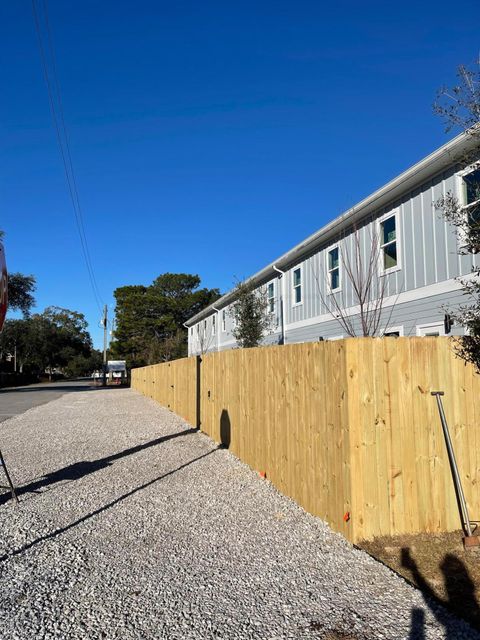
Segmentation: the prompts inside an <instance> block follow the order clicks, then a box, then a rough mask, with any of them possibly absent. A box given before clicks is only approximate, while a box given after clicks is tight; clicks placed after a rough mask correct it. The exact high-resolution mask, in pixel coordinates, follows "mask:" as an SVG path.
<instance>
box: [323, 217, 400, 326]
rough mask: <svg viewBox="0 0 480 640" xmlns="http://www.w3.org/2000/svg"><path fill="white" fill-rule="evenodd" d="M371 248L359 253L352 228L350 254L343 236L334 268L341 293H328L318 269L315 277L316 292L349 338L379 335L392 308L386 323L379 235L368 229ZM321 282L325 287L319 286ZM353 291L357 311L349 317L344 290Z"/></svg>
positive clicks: (357, 238) (325, 279) (325, 275)
mask: <svg viewBox="0 0 480 640" xmlns="http://www.w3.org/2000/svg"><path fill="white" fill-rule="evenodd" d="M366 233H368V240H369V244H370V247H369V249H368V250H367V252H366V253H364V252H363V250H362V243H361V238H360V231H359V230H358V229H354V230H353V233H352V234H351V235H350V236H348V237H351V238H352V250H351V252H349V251H347V250H346V245H345V242H346V237H345V238H343V239H342V242H340V243H339V248H338V257H337V261H338V263H337V266H336V267H335V265H332V268H333V269H335V268H337V269H338V273H340V270H341V273H342V279H343V282H342V286H341V291H340V292H338V293H335V292H332V291H331V290H330V282H329V273H328V272H325V271H324V270H323V269H322V270H321V274H318V273H316V274H315V280H316V283H317V288H318V293H319V296H320V300H321V302H322V304H323V305H324V306H325V308H326V309H327V311H328V312H329V313H330V314H331V315H332V318H333V319H335V320H336V321H337V322H338V324H339V325H340V326H341V327H342V329H343V331H344V332H345V333H346V334H347V335H348V336H351V337H356V336H363V337H367V336H376V335H379V333H380V332H381V330H382V329H383V328H384V326H385V324H388V322H389V320H390V317H391V315H392V312H393V309H394V305H392V306H391V308H390V311H389V313H388V316H387V319H386V322H385V315H386V314H385V309H384V302H385V294H386V288H387V278H385V277H379V265H380V261H381V260H382V250H381V246H380V239H379V237H378V233H377V232H376V231H375V230H374V229H372V228H371V226H369V227H367V230H366ZM322 282H323V283H324V286H321V285H322ZM347 289H348V290H349V289H351V290H352V292H353V306H356V307H358V312H357V313H355V314H352V315H350V314H348V313H347V311H346V309H347V307H348V304H347V300H346V291H347Z"/></svg>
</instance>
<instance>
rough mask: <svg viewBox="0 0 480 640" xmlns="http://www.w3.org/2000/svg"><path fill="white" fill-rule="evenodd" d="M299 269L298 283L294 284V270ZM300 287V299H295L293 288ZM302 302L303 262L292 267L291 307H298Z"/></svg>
mask: <svg viewBox="0 0 480 640" xmlns="http://www.w3.org/2000/svg"><path fill="white" fill-rule="evenodd" d="M296 271H300V284H297V285H295V272H296ZM299 287H300V300H299V302H297V301H296V299H295V298H296V295H295V290H296V289H298V288H299ZM302 304H303V264H300V265H298V267H294V268H293V269H292V307H300V306H301V305H302Z"/></svg>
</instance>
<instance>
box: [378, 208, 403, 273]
mask: <svg viewBox="0 0 480 640" xmlns="http://www.w3.org/2000/svg"><path fill="white" fill-rule="evenodd" d="M390 218H395V240H390V242H382V240H383V235H382V224H383V223H384V222H386V221H387V220H389V219H390ZM400 236H401V233H400V215H399V212H398V210H397V209H395V210H393V211H389V212H388V213H385V214H384V215H383V216H381V217H380V218H378V219H377V238H378V242H379V256H378V267H379V271H378V272H379V275H380V276H387V275H388V274H390V273H395V272H396V271H400V270H401V269H402V242H401V238H400ZM393 242H396V243H397V264H396V265H394V266H393V267H388V268H387V269H385V267H384V264H385V261H384V251H383V249H384V247H386V246H388V245H391V244H392V243H393Z"/></svg>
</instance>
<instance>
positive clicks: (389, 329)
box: [383, 324, 405, 338]
mask: <svg viewBox="0 0 480 640" xmlns="http://www.w3.org/2000/svg"><path fill="white" fill-rule="evenodd" d="M394 331H398V333H399V335H400V337H401V338H402V337H403V336H404V335H405V333H404V330H403V324H399V325H396V326H394V327H386V328H385V329H384V331H383V335H384V336H385V334H386V333H393V332H394ZM385 337H388V336H385Z"/></svg>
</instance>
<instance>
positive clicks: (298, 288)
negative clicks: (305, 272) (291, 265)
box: [293, 267, 302, 304]
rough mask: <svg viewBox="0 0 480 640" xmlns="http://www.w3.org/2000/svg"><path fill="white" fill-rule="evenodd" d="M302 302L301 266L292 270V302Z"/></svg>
mask: <svg viewBox="0 0 480 640" xmlns="http://www.w3.org/2000/svg"><path fill="white" fill-rule="evenodd" d="M301 302H302V267H298V269H294V270H293V304H300V303H301Z"/></svg>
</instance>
